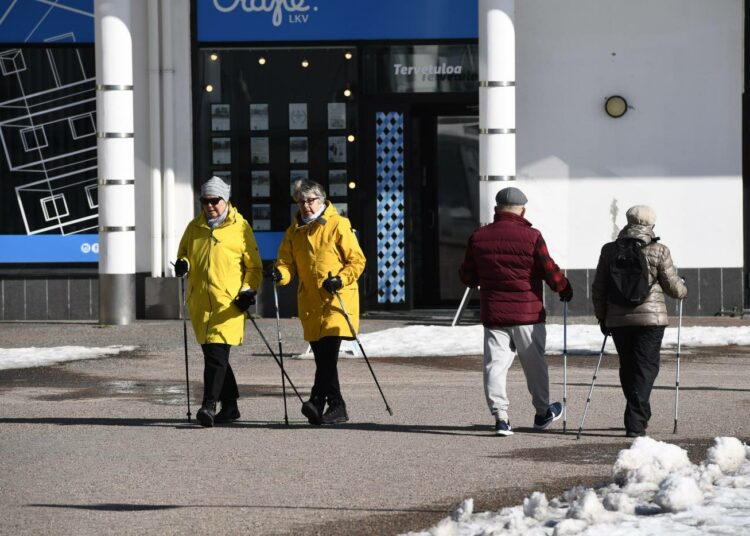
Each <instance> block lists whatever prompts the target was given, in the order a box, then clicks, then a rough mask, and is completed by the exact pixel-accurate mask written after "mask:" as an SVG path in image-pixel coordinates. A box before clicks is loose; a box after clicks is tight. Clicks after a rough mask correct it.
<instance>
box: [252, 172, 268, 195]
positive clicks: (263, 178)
mask: <svg viewBox="0 0 750 536" xmlns="http://www.w3.org/2000/svg"><path fill="white" fill-rule="evenodd" d="M250 182H251V184H252V192H253V193H252V197H270V196H271V174H270V172H269V171H268V170H260V171H252V172H251V173H250Z"/></svg>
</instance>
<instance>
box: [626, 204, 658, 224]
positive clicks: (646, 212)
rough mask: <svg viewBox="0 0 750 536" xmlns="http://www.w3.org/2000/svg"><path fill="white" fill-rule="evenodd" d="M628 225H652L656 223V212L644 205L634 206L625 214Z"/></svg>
mask: <svg viewBox="0 0 750 536" xmlns="http://www.w3.org/2000/svg"><path fill="white" fill-rule="evenodd" d="M625 217H626V218H627V219H628V223H630V224H634V225H654V224H655V223H656V212H655V211H654V209H652V208H651V207H648V206H646V205H635V206H634V207H630V208H629V209H628V211H627V212H626V213H625Z"/></svg>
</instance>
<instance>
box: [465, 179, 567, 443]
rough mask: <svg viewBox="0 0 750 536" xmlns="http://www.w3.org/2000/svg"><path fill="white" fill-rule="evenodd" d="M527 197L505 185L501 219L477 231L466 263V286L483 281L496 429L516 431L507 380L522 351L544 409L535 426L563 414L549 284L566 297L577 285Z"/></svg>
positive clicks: (537, 405) (535, 399)
mask: <svg viewBox="0 0 750 536" xmlns="http://www.w3.org/2000/svg"><path fill="white" fill-rule="evenodd" d="M526 202H527V199H526V196H525V195H524V193H523V192H522V191H521V190H519V189H518V188H514V187H509V188H504V189H502V190H500V191H499V192H498V193H497V196H495V203H496V207H495V221H494V222H493V223H491V224H489V225H485V226H483V227H480V228H479V229H477V230H476V231H474V234H473V235H472V236H471V238H469V245H468V247H467V249H466V256H465V258H464V262H463V263H462V264H461V267H460V269H459V271H458V274H459V277H460V278H461V281H462V282H463V283H464V284H465V285H466V286H468V287H477V286H478V287H479V297H480V303H481V306H480V307H481V308H480V312H481V319H482V324H483V325H484V392H485V396H486V398H487V405H488V406H489V408H490V411H491V412H492V415H493V416H494V417H495V433H497V434H498V435H502V436H509V435H513V431H512V429H511V426H510V422H509V420H508V406H509V401H508V394H507V390H506V385H505V383H506V376H507V373H508V369H509V368H510V366H511V364H512V363H513V359H514V357H515V354H516V352H518V357H519V359H520V360H521V365H522V366H523V371H524V374H525V375H526V385H527V387H528V389H529V392H530V393H531V397H532V404H533V405H534V409H535V410H536V415H535V417H534V428H535V429H537V430H544V429H545V428H547V427H548V426H549V425H550V424H551V423H552V421H555V420H557V419H559V418H560V415H561V414H562V404H560V403H559V402H555V403H553V404H550V403H549V374H548V371H547V362H546V361H545V359H544V350H545V345H546V339H547V330H546V327H545V324H544V321H545V318H546V313H545V311H544V304H543V302H542V284H543V282H546V283H547V284H548V285H549V287H550V288H551V289H552V290H553V291H555V292H557V293H558V294H559V295H560V299H561V300H562V301H566V302H567V301H570V300H571V299H572V298H573V288H572V287H571V285H570V282H569V281H568V279H567V278H566V277H565V275H564V274H563V273H562V271H561V270H560V268H559V267H558V266H557V264H555V261H554V260H552V257H550V255H549V251H548V250H547V244H546V243H545V242H544V238H543V237H542V233H540V232H539V230H537V229H534V228H533V227H532V226H531V223H529V222H528V221H527V220H526V219H525V218H524V217H523V216H524V214H525V212H526V209H525V207H524V205H526Z"/></svg>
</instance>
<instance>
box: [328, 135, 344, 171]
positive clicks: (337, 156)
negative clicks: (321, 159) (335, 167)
mask: <svg viewBox="0 0 750 536" xmlns="http://www.w3.org/2000/svg"><path fill="white" fill-rule="evenodd" d="M328 161H329V162H333V163H337V164H338V163H343V162H346V138H345V137H344V136H329V137H328Z"/></svg>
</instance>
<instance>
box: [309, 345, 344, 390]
mask: <svg viewBox="0 0 750 536" xmlns="http://www.w3.org/2000/svg"><path fill="white" fill-rule="evenodd" d="M310 347H311V348H312V351H313V355H315V383H314V384H313V388H312V392H311V393H310V398H323V399H327V400H328V402H329V403H330V401H331V400H343V399H342V397H341V386H340V385H339V371H338V361H339V348H340V347H341V337H323V338H322V339H320V340H317V341H312V342H310Z"/></svg>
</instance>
